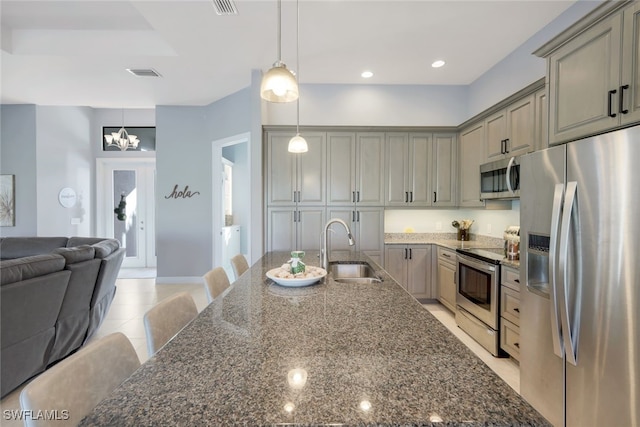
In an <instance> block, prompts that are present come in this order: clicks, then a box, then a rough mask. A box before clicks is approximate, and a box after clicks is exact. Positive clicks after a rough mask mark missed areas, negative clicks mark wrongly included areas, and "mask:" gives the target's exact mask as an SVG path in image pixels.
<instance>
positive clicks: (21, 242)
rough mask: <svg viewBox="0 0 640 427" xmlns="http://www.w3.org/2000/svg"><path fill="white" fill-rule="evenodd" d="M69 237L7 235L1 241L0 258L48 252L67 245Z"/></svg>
mask: <svg viewBox="0 0 640 427" xmlns="http://www.w3.org/2000/svg"><path fill="white" fill-rule="evenodd" d="M68 240H69V239H68V238H67V237H5V238H3V239H2V240H1V241H0V258H2V259H14V258H22V257H27V256H33V255H39V254H46V253H49V252H51V251H52V250H54V249H56V248H60V247H65V246H67V241H68Z"/></svg>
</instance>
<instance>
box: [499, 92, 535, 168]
mask: <svg viewBox="0 0 640 427" xmlns="http://www.w3.org/2000/svg"><path fill="white" fill-rule="evenodd" d="M535 102H536V98H535V96H534V95H533V94H531V95H529V96H527V97H526V98H524V99H521V100H520V101H517V102H514V103H513V104H511V105H509V106H508V107H507V108H506V115H507V135H508V140H507V143H506V148H507V153H506V154H507V157H513V156H520V155H522V154H526V153H529V152H531V151H533V144H534V139H533V137H534V132H535V129H534V114H535Z"/></svg>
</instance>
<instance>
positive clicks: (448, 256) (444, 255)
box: [442, 254, 451, 258]
mask: <svg viewBox="0 0 640 427" xmlns="http://www.w3.org/2000/svg"><path fill="white" fill-rule="evenodd" d="M442 256H443V257H447V258H451V255H449V254H442Z"/></svg>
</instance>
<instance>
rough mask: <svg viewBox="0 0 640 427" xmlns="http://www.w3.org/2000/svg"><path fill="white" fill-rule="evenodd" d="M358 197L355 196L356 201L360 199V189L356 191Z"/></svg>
mask: <svg viewBox="0 0 640 427" xmlns="http://www.w3.org/2000/svg"><path fill="white" fill-rule="evenodd" d="M356 194H357V196H358V197H356V202H359V201H360V190H358V191H356Z"/></svg>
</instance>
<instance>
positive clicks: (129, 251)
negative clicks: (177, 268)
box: [96, 158, 156, 268]
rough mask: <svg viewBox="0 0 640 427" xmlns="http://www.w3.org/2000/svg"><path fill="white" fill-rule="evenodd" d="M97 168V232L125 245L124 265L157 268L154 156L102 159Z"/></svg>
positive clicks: (98, 160) (126, 266)
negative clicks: (119, 208)
mask: <svg viewBox="0 0 640 427" xmlns="http://www.w3.org/2000/svg"><path fill="white" fill-rule="evenodd" d="M96 170H97V174H96V181H97V187H98V190H97V209H98V214H97V219H98V227H97V228H98V230H97V231H98V234H99V235H101V236H105V237H113V238H115V239H118V240H119V241H120V243H121V244H122V246H123V247H124V248H126V252H125V258H124V260H123V261H122V267H123V268H155V267H156V247H155V181H156V176H155V174H156V162H155V159H114V158H99V159H97V168H96ZM120 206H122V209H121V212H120V215H117V214H116V213H115V212H114V209H115V208H118V207H120Z"/></svg>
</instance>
